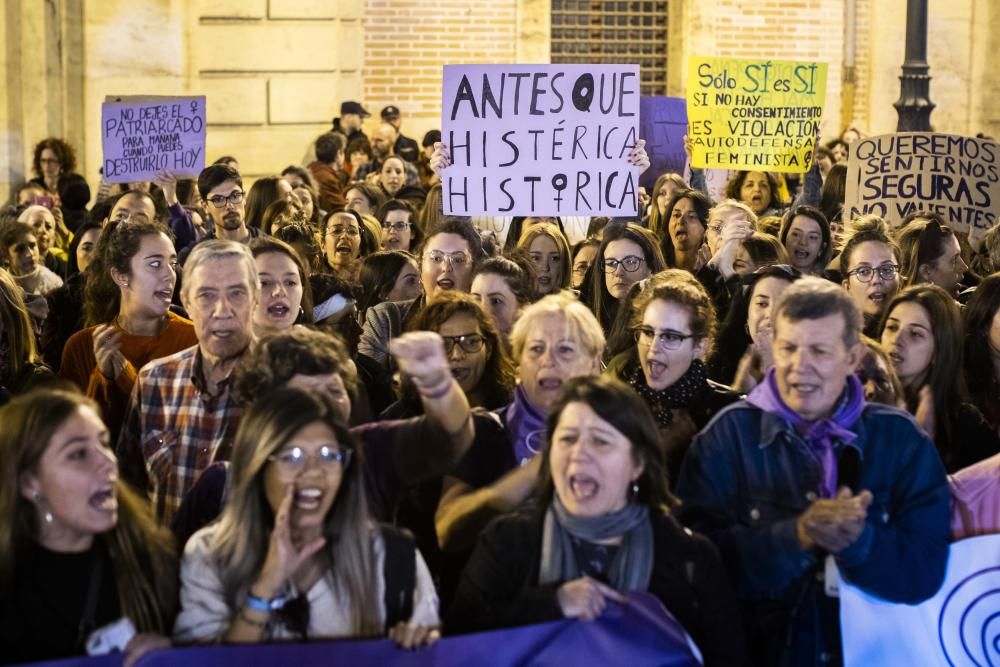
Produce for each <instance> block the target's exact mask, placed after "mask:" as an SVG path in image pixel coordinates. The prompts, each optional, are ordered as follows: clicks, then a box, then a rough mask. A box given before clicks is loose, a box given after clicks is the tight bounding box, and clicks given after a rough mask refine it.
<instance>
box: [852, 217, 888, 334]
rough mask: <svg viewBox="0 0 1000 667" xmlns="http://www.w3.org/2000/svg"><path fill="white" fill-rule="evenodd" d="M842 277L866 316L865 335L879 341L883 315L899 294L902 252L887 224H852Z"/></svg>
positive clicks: (875, 220)
mask: <svg viewBox="0 0 1000 667" xmlns="http://www.w3.org/2000/svg"><path fill="white" fill-rule="evenodd" d="M840 274H841V275H842V276H843V277H844V282H843V285H844V288H845V289H847V291H848V293H850V295H851V298H852V299H853V300H854V303H855V304H856V305H857V307H858V310H860V311H861V314H862V315H863V316H864V321H865V327H864V334H865V335H866V336H870V337H872V338H875V337H877V331H878V328H879V324H880V322H881V320H882V315H883V313H885V308H886V306H888V305H889V301H891V300H892V298H893V297H894V296H896V292H898V291H899V288H900V284H899V249H898V248H897V247H896V244H895V243H894V242H893V240H892V239H891V238H890V237H889V231H888V227H887V225H886V224H885V221H884V220H882V219H881V218H879V217H876V216H873V215H867V216H864V217H861V218H858V219H856V220H854V221H852V222H851V223H850V225H849V226H848V228H847V231H846V233H845V235H844V245H843V246H842V249H841V251H840Z"/></svg>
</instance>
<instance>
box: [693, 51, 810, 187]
mask: <svg viewBox="0 0 1000 667" xmlns="http://www.w3.org/2000/svg"><path fill="white" fill-rule="evenodd" d="M687 91H688V94H687V113H688V121H689V123H690V126H691V129H690V132H689V136H690V137H691V141H692V144H693V146H692V153H691V165H692V166H693V167H698V168H716V169H741V170H757V171H777V172H787V173H801V172H805V171H808V170H809V167H810V165H811V163H812V153H813V147H814V143H815V140H816V137H817V136H818V135H819V125H820V120H821V118H822V117H823V101H824V100H825V99H826V63H817V62H794V61H785V60H770V59H742V58H692V59H691V60H690V61H689V63H688V79H687Z"/></svg>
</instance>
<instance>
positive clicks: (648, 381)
mask: <svg viewBox="0 0 1000 667" xmlns="http://www.w3.org/2000/svg"><path fill="white" fill-rule="evenodd" d="M630 315H631V317H630V325H631V327H630V328H631V329H632V331H633V334H634V339H635V344H634V345H633V346H631V347H630V348H629V349H628V350H627V351H626V352H623V353H621V354H619V355H618V356H616V357H615V358H614V359H612V360H611V363H610V364H608V370H607V372H608V373H610V374H613V375H614V376H615V377H617V378H619V379H620V380H622V381H624V382H625V383H626V384H628V385H629V386H630V387H632V389H634V390H635V392H636V393H637V394H638V395H639V397H640V398H642V399H643V401H644V402H645V403H646V405H647V406H649V409H650V411H651V412H652V413H653V417H654V418H655V419H656V425H657V428H658V429H659V431H660V435H661V441H662V442H663V443H664V446H665V449H666V456H667V472H668V473H669V478H670V484H671V487H672V486H673V484H674V482H676V479H677V473H678V472H680V466H681V462H682V461H683V460H684V454H685V453H686V452H687V449H688V446H689V445H690V444H691V439H692V438H693V437H694V435H695V433H697V432H698V431H700V430H701V429H702V428H704V427H705V425H706V424H707V423H708V421H709V420H710V419H711V418H712V417H713V416H714V415H715V413H717V412H718V411H719V410H721V409H722V408H724V407H726V406H727V405H729V404H730V403H734V402H736V401H738V400H739V394H737V393H736V392H733V391H730V390H729V389H728V388H725V387H723V386H722V385H718V384H715V383H714V382H712V381H711V380H709V379H708V371H707V370H706V367H705V363H704V358H705V357H706V355H707V354H708V353H709V352H711V347H712V338H713V336H714V335H715V307H714V304H713V303H712V299H711V297H710V296H709V295H708V292H706V291H705V288H704V287H703V286H702V285H701V283H700V282H698V280H697V279H696V278H695V277H694V276H692V275H691V274H690V273H688V272H687V271H684V270H682V269H666V270H665V271H661V272H660V273H657V274H656V275H655V276H652V277H651V278H650V279H649V280H647V281H646V285H645V287H643V289H642V291H641V292H640V293H639V296H638V297H636V299H635V300H634V301H633V303H632V309H631V314H630Z"/></svg>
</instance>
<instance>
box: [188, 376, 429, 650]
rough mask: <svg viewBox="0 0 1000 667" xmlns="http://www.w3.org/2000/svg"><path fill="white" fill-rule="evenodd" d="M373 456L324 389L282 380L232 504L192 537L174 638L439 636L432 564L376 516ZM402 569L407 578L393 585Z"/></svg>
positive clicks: (239, 465) (238, 468) (263, 406)
mask: <svg viewBox="0 0 1000 667" xmlns="http://www.w3.org/2000/svg"><path fill="white" fill-rule="evenodd" d="M362 457H363V452H362V451H360V450H359V449H358V447H357V443H356V441H355V439H354V437H353V436H352V435H351V433H350V432H349V431H348V430H347V427H346V426H344V422H343V420H342V417H341V414H340V411H339V410H338V409H337V408H336V407H335V406H334V405H333V404H332V403H331V402H330V401H329V400H328V399H326V398H325V397H324V396H323V395H322V394H318V393H314V392H309V391H303V390H301V389H280V390H277V391H275V392H273V393H271V394H269V395H266V396H264V397H262V398H261V399H260V400H258V401H257V402H256V403H254V404H253V406H252V407H251V408H250V409H249V410H248V411H247V413H246V414H245V415H244V416H243V419H242V421H241V423H240V429H239V431H238V432H237V434H236V440H235V442H234V445H233V457H232V462H231V465H230V471H229V476H230V481H229V499H228V501H227V503H226V505H225V506H224V508H223V511H222V515H221V516H220V518H219V520H218V521H217V522H215V523H213V524H211V525H209V526H207V527H205V528H203V529H201V530H199V531H198V532H197V533H195V534H194V535H193V536H192V537H191V539H190V540H189V541H188V545H187V548H186V549H185V554H184V561H183V563H182V567H181V613H180V615H179V616H178V617H177V622H176V624H175V626H174V638H175V640H176V641H177V642H181V643H192V642H214V641H220V640H221V641H225V642H230V643H260V642H271V641H287V640H298V641H303V640H309V639H332V638H339V637H351V638H366V637H385V636H386V635H388V636H389V637H390V638H391V639H393V640H395V641H396V642H397V643H399V644H400V645H401V646H403V647H406V648H414V647H417V646H421V645H427V644H431V643H433V642H434V641H436V639H437V637H438V634H437V630H436V628H437V625H438V623H439V621H438V613H437V595H436V593H435V591H434V583H433V582H432V581H431V577H430V573H429V572H428V570H427V566H426V564H425V563H424V560H423V558H421V556H420V553H419V552H418V551H416V550H415V549H414V548H413V547H412V543H410V542H409V541H408V540H405V539H404V538H402V537H401V536H400V534H399V533H397V532H396V531H392V530H387V529H384V528H380V527H379V525H378V524H377V523H375V521H374V519H373V517H372V515H371V513H370V511H369V509H368V502H367V499H366V494H365V488H364V482H363V477H362V469H363V461H362V460H361V459H362ZM407 558H408V559H412V560H413V561H414V562H412V563H410V564H406V563H405V562H404V559H407ZM389 568H397V569H396V570H395V571H393V570H390V569H389ZM410 573H412V574H410ZM397 578H400V579H402V580H404V582H405V583H402V584H398V585H397V586H398V589H399V590H392V589H391V588H389V586H390V582H392V581H395V580H396V579H397ZM387 589H388V590H387Z"/></svg>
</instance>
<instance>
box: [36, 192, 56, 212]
mask: <svg viewBox="0 0 1000 667" xmlns="http://www.w3.org/2000/svg"><path fill="white" fill-rule="evenodd" d="M31 203H32V204H34V205H36V206H44V207H45V208H47V209H49V210H50V211H51V210H52V207H54V206H55V205H56V201H55V200H54V199H53V198H52V197H50V196H48V195H41V196H36V197H32V198H31Z"/></svg>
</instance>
